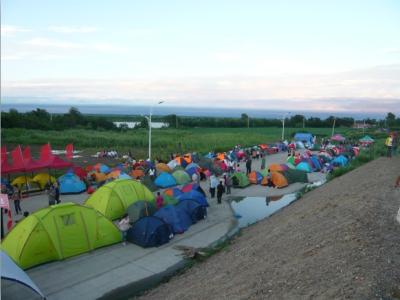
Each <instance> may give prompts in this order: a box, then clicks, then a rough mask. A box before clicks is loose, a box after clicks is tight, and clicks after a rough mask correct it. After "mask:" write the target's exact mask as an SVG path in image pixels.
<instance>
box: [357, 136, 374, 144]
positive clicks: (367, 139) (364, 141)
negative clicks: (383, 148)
mask: <svg viewBox="0 0 400 300" xmlns="http://www.w3.org/2000/svg"><path fill="white" fill-rule="evenodd" d="M358 141H359V142H360V143H361V144H363V145H370V144H373V143H374V142H375V140H374V139H373V138H372V137H370V136H369V135H366V136H364V137H362V138H361V139H359V140H358Z"/></svg>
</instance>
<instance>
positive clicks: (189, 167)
mask: <svg viewBox="0 0 400 300" xmlns="http://www.w3.org/2000/svg"><path fill="white" fill-rule="evenodd" d="M191 168H200V166H199V165H198V164H196V163H194V162H191V163H190V164H188V165H187V166H186V167H185V170H186V171H187V170H189V169H191Z"/></svg>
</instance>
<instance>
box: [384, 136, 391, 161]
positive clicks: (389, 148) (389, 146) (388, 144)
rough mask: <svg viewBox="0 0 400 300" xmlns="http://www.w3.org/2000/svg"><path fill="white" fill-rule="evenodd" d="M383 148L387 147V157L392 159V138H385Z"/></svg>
mask: <svg viewBox="0 0 400 300" xmlns="http://www.w3.org/2000/svg"><path fill="white" fill-rule="evenodd" d="M385 146H386V147H387V157H392V147H393V137H392V135H389V136H388V137H387V138H386V141H385Z"/></svg>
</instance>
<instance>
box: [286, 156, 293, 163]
mask: <svg viewBox="0 0 400 300" xmlns="http://www.w3.org/2000/svg"><path fill="white" fill-rule="evenodd" d="M286 161H287V162H288V163H291V164H292V165H295V163H294V156H292V155H291V156H289V157H288V158H287V160H286Z"/></svg>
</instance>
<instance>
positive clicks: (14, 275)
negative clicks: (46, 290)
mask: <svg viewBox="0 0 400 300" xmlns="http://www.w3.org/2000/svg"><path fill="white" fill-rule="evenodd" d="M0 252H1V278H2V279H5V280H10V281H16V282H18V283H20V284H23V285H25V286H27V287H28V288H30V289H32V290H33V291H35V292H36V293H38V294H39V295H40V296H41V297H42V298H43V299H45V298H46V297H45V296H44V295H43V293H42V292H41V291H40V289H39V288H38V287H37V286H36V284H35V283H34V282H33V281H32V279H30V277H29V276H28V274H26V273H25V272H24V271H23V270H22V269H21V268H20V267H18V266H17V264H16V263H15V262H14V261H13V260H12V259H11V258H10V257H9V256H8V255H7V254H6V253H5V252H3V251H0ZM3 291H5V288H4V286H3ZM3 291H2V294H3ZM2 296H5V295H2ZM10 296H12V295H10ZM14 296H15V295H14ZM4 298H6V297H4Z"/></svg>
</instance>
